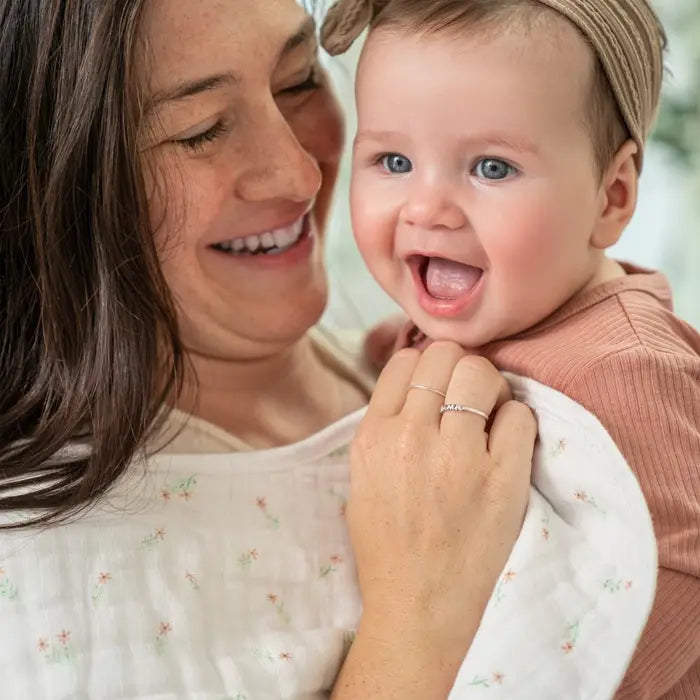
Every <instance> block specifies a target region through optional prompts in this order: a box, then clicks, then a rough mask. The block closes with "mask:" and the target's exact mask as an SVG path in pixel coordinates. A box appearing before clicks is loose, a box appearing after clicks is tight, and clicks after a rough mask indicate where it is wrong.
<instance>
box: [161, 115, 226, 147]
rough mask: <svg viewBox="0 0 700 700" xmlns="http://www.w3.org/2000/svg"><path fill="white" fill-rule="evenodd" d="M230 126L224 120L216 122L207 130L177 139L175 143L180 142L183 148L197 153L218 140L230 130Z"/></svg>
mask: <svg viewBox="0 0 700 700" xmlns="http://www.w3.org/2000/svg"><path fill="white" fill-rule="evenodd" d="M228 130H229V129H228V127H227V126H226V125H225V124H223V123H222V122H216V124H214V125H213V126H211V127H209V128H208V129H207V130H206V131H203V132H202V133H200V134H195V135H194V136H188V137H187V138H184V139H175V140H174V143H177V144H179V145H180V146H182V147H183V148H186V149H187V150H189V151H193V152H195V153H200V152H201V151H202V150H203V149H204V147H205V146H206V145H207V144H209V143H212V142H214V141H216V140H217V139H218V138H219V137H220V136H222V135H223V134H225V133H227V132H228Z"/></svg>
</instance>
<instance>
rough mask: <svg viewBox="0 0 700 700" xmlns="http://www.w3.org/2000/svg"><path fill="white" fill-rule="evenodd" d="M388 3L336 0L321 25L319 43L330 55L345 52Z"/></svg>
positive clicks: (383, 1) (386, 0) (368, 0)
mask: <svg viewBox="0 0 700 700" xmlns="http://www.w3.org/2000/svg"><path fill="white" fill-rule="evenodd" d="M388 4H389V0H338V2H337V3H336V4H335V5H333V7H331V9H330V10H328V13H327V14H326V19H325V20H324V22H323V26H322V27H321V44H323V48H324V49H325V50H326V51H327V52H328V53H329V54H330V55H331V56H337V55H338V54H341V53H345V52H346V51H347V50H348V49H349V48H350V46H351V45H352V43H353V41H355V39H357V37H358V36H360V34H362V32H363V31H364V30H365V29H366V28H367V27H368V26H369V25H370V24H371V23H372V21H373V20H374V18H375V17H376V16H377V15H378V14H379V13H380V12H381V11H382V10H383V9H384V7H386V5H388Z"/></svg>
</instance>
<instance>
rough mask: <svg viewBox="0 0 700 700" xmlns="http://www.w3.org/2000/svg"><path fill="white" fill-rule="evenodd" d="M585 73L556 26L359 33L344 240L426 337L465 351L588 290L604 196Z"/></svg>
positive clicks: (587, 59) (598, 255) (577, 45)
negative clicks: (350, 234) (349, 234)
mask: <svg viewBox="0 0 700 700" xmlns="http://www.w3.org/2000/svg"><path fill="white" fill-rule="evenodd" d="M567 32H568V33H567ZM592 68H593V56H592V54H591V52H590V51H589V49H588V48H587V46H586V44H585V43H584V41H583V40H582V39H581V38H579V36H578V34H576V32H575V30H574V29H573V28H570V29H569V28H568V27H567V26H563V27H562V28H561V30H560V31H558V32H556V33H555V36H552V34H551V33H545V32H544V31H543V30H542V29H538V28H532V29H531V30H529V31H526V30H523V31H521V30H508V29H504V30H503V31H502V32H496V33H489V34H488V35H482V36H479V34H478V33H476V36H470V35H469V33H465V36H464V37H460V38H453V37H452V36H451V35H445V34H442V35H435V36H430V37H424V36H422V37H421V36H410V35H408V34H404V33H400V32H396V31H391V30H386V29H382V28H380V29H378V30H376V31H374V32H372V33H371V35H370V37H369V39H368V42H367V45H366V47H365V49H364V53H363V56H362V59H361V61H360V66H359V70H358V78H357V108H358V133H357V137H356V140H355V148H354V164H353V177H352V192H351V202H352V218H353V227H354V231H355V236H356V238H357V242H358V245H359V247H360V251H361V252H362V255H363V257H364V259H365V262H366V263H367V265H368V266H369V269H370V271H371V272H372V274H373V275H374V276H375V277H376V279H377V280H378V281H379V283H380V284H381V285H382V286H383V288H384V289H385V290H386V291H387V292H388V293H389V294H390V295H391V296H392V297H393V298H394V299H395V300H396V301H397V302H398V303H399V304H400V305H401V306H402V307H403V308H404V309H405V310H406V312H407V313H408V314H409V316H411V318H412V319H413V320H414V321H415V322H416V324H417V325H418V326H419V327H420V328H421V330H423V331H424V332H425V333H427V334H428V335H429V336H430V337H432V338H437V339H451V340H455V341H457V342H459V343H461V344H462V345H463V346H465V347H469V348H478V347H480V346H481V345H484V344H485V343H487V342H490V341H492V340H495V339H498V338H503V337H507V336H510V335H513V334H515V333H518V332H520V331H522V330H524V329H526V328H528V327H530V326H532V325H533V324H535V323H537V322H538V321H540V320H542V319H543V318H545V317H546V316H548V315H549V314H550V313H552V312H553V311H554V310H555V309H556V308H557V307H559V306H560V305H561V304H563V303H564V302H565V301H566V300H567V299H568V298H570V297H571V296H572V295H573V294H575V293H576V292H577V291H579V290H580V289H582V288H585V287H586V286H588V285H590V284H592V283H593V281H594V279H595V275H596V273H597V271H598V270H599V268H600V266H601V265H602V260H603V255H602V252H601V251H600V250H597V249H596V248H594V247H593V246H592V245H591V241H590V239H591V235H592V232H593V231H594V230H595V228H596V224H597V221H598V219H599V217H600V215H601V212H602V211H603V209H604V208H605V197H604V193H603V192H602V191H601V188H600V187H599V178H598V177H597V171H596V165H595V160H594V152H593V145H592V142H591V136H590V131H589V130H588V128H587V127H586V122H585V116H586V113H585V109H584V106H585V101H586V99H587V96H588V93H589V80H590V75H591V71H592Z"/></svg>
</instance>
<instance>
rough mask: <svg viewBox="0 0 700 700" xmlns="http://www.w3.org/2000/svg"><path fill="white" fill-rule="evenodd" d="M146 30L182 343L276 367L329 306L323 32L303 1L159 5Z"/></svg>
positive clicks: (154, 194)
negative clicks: (277, 355)
mask: <svg viewBox="0 0 700 700" xmlns="http://www.w3.org/2000/svg"><path fill="white" fill-rule="evenodd" d="M144 21H145V34H146V37H145V38H146V44H145V46H146V56H145V60H144V71H145V75H144V82H145V86H146V87H145V91H146V102H145V109H146V116H145V119H144V125H143V129H142V133H141V144H142V152H143V157H144V161H145V165H146V166H147V167H146V172H147V173H149V175H148V176H147V186H148V195H149V208H150V216H151V222H152V226H153V229H154V231H155V238H156V245H157V246H158V250H159V253H160V259H161V265H162V269H163V273H164V275H165V279H166V281H167V283H168V285H169V287H170V290H171V293H172V294H173V296H174V298H175V302H176V304H177V309H178V319H179V323H180V332H181V337H182V340H183V342H184V344H185V346H186V347H187V348H188V349H189V351H190V352H191V353H192V354H193V355H201V356H206V357H210V358H216V359H251V358H256V357H262V356H265V354H267V353H270V352H274V351H275V350H276V349H278V348H280V347H281V346H283V345H285V344H287V343H289V342H291V341H293V340H296V339H297V338H298V337H300V336H301V335H302V334H303V333H304V332H305V331H306V330H307V329H308V328H309V327H310V326H311V325H313V323H315V321H316V320H317V319H318V317H319V315H320V313H321V312H322V310H323V307H324V306H325V301H326V280H325V272H324V269H323V262H322V245H321V242H322V233H323V228H324V225H325V222H326V218H327V214H328V209H329V204H330V197H331V194H332V190H333V185H334V183H335V179H336V174H337V168H338V161H339V158H340V152H341V148H342V139H343V133H342V132H343V129H342V120H341V116H340V111H339V108H338V105H337V103H336V101H335V99H334V97H333V95H332V94H331V92H330V88H329V86H328V83H327V79H326V76H325V75H324V74H323V72H322V71H321V69H320V67H319V64H318V60H317V44H316V38H315V33H314V27H313V24H312V21H311V19H310V18H309V16H308V15H307V14H306V13H305V12H304V11H303V10H302V9H301V8H300V7H298V6H297V5H296V3H295V2H294V0H265V1H264V2H261V0H197V1H196V2H184V1H182V0H150V1H149V3H148V5H147V12H146V16H145V20H144ZM264 251H265V252H264Z"/></svg>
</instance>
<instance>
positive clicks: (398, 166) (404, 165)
mask: <svg viewBox="0 0 700 700" xmlns="http://www.w3.org/2000/svg"><path fill="white" fill-rule="evenodd" d="M381 164H382V167H383V168H384V169H385V170H386V171H387V172H390V173H393V174H394V175H404V174H406V173H410V172H411V170H413V164H412V163H411V161H410V160H409V159H408V158H406V156H402V155H401V154H400V153H389V154H388V155H386V156H384V157H383V158H382V159H381Z"/></svg>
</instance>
